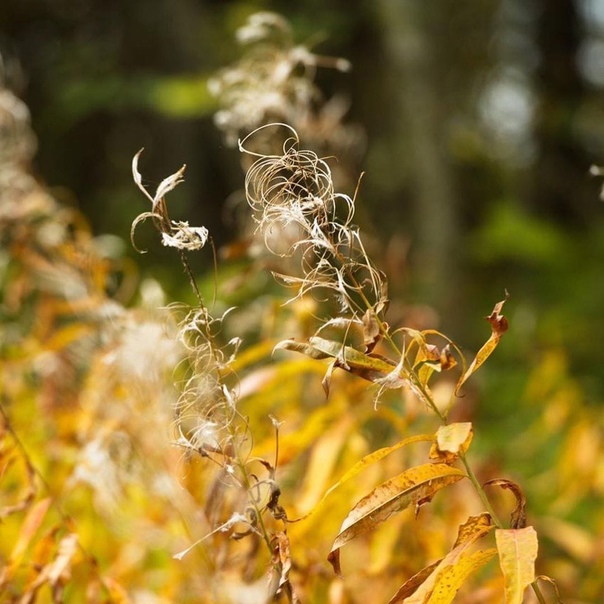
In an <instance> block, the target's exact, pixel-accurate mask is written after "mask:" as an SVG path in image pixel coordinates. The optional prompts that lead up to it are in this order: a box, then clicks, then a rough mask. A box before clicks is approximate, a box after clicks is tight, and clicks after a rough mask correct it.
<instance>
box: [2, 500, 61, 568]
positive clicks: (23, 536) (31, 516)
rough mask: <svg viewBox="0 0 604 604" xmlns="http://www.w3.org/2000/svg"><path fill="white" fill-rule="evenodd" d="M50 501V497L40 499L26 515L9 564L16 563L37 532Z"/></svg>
mask: <svg viewBox="0 0 604 604" xmlns="http://www.w3.org/2000/svg"><path fill="white" fill-rule="evenodd" d="M51 503H52V500H51V498H50V497H46V498H45V499H41V500H40V501H38V502H36V504H35V505H33V506H32V508H31V509H30V510H29V512H28V513H27V516H26V518H25V520H24V521H23V524H22V526H21V532H20V533H19V538H18V539H17V543H15V547H14V548H13V552H12V554H11V562H12V563H18V562H19V560H20V559H21V557H22V556H23V554H24V553H25V550H26V549H27V546H28V545H29V543H30V541H31V540H32V539H33V537H34V535H35V534H36V532H37V530H38V529H39V528H40V525H41V524H42V521H43V520H44V516H45V515H46V512H47V511H48V508H49V507H50V504H51Z"/></svg>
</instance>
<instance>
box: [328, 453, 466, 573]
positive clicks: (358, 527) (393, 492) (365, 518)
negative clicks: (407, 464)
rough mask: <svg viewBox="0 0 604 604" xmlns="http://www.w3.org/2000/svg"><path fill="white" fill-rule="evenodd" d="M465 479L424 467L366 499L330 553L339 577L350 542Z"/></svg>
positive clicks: (434, 466)
mask: <svg viewBox="0 0 604 604" xmlns="http://www.w3.org/2000/svg"><path fill="white" fill-rule="evenodd" d="M465 476H466V475H465V474H464V473H463V472H462V471H461V470H459V469H458V468H452V467H451V466H448V465H446V464H424V465H422V466H417V467H415V468H411V469H409V470H406V471H405V472H403V473H401V474H399V475H398V476H395V477H394V478H391V479H390V480H387V481H386V482H384V483H382V484H381V485H379V486H377V487H376V488H375V489H373V490H372V491H371V492H370V493H368V494H367V495H365V497H363V499H361V500H360V501H359V502H358V503H357V504H356V505H355V506H354V507H353V508H352V510H351V511H350V512H349V514H348V516H347V517H346V518H345V519H344V522H343V523H342V526H341V527H340V533H339V535H338V536H337V537H336V540H335V541H334V543H333V546H332V548H331V552H330V553H329V556H328V560H329V562H331V564H332V566H333V568H334V571H335V572H336V574H338V575H339V574H340V561H339V556H340V548H341V547H342V546H343V545H345V544H346V543H348V541H350V540H352V539H354V538H355V537H357V536H358V535H361V534H363V533H366V532H368V531H370V530H372V529H373V528H375V527H376V526H377V525H378V524H380V523H381V522H384V521H385V520H387V519H388V518H389V517H390V516H391V515H392V514H393V513H395V512H399V511H401V510H402V509H404V508H406V507H408V506H409V505H413V504H419V505H421V504H423V503H426V502H428V501H430V499H431V498H432V497H433V496H434V494H435V493H436V492H437V491H439V490H440V489H442V488H443V487H446V486H447V485H450V484H453V483H455V482H458V481H459V480H461V479H462V478H465Z"/></svg>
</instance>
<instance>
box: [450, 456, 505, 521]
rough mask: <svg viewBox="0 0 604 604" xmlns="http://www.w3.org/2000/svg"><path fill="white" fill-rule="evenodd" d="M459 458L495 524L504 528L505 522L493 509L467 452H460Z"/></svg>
mask: <svg viewBox="0 0 604 604" xmlns="http://www.w3.org/2000/svg"><path fill="white" fill-rule="evenodd" d="M459 459H461V463H462V464H463V466H464V468H465V469H466V472H467V474H468V478H469V479H470V482H471V483H472V485H474V489H475V490H476V492H477V493H478V496H479V497H480V500H481V501H482V503H483V504H484V507H485V508H486V510H487V512H488V513H489V514H490V515H491V519H492V520H493V524H494V525H495V526H496V527H497V528H503V524H502V523H501V520H499V518H498V516H497V514H496V513H495V510H494V509H493V506H492V505H491V502H490V501H489V498H488V497H487V494H486V493H485V491H484V489H483V488H482V485H481V484H480V482H479V480H478V478H476V474H474V470H472V467H471V466H470V464H469V463H468V460H467V459H466V455H465V453H461V452H460V453H459Z"/></svg>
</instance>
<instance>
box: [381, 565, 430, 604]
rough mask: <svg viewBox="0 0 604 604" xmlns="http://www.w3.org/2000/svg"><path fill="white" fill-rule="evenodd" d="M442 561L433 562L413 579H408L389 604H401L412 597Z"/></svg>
mask: <svg viewBox="0 0 604 604" xmlns="http://www.w3.org/2000/svg"><path fill="white" fill-rule="evenodd" d="M440 562H441V560H437V561H436V562H433V563H432V564H430V565H429V566H426V567H425V568H422V569H421V570H420V571H419V572H417V573H415V574H414V575H413V576H412V577H410V578H409V579H407V580H406V581H405V582H404V583H403V584H402V585H401V586H400V587H399V589H398V591H397V592H396V593H395V594H394V595H393V596H392V598H390V600H388V604H400V603H401V602H404V601H405V598H408V597H409V596H411V595H412V594H413V593H414V592H415V591H416V590H417V588H418V587H419V586H420V585H421V584H422V583H423V582H424V581H425V580H426V579H427V578H428V577H429V576H430V575H431V574H432V573H433V572H434V569H435V568H436V567H437V566H438V565H439V564H440Z"/></svg>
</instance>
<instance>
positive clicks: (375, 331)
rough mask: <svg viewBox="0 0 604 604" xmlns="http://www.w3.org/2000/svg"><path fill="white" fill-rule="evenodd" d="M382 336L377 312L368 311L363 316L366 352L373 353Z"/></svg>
mask: <svg viewBox="0 0 604 604" xmlns="http://www.w3.org/2000/svg"><path fill="white" fill-rule="evenodd" d="M380 336H381V332H380V325H379V323H378V320H377V317H376V316H375V312H374V311H372V310H371V309H367V311H366V312H365V314H364V315H363V344H364V345H365V352H371V351H372V350H373V349H374V348H375V346H376V344H377V343H378V342H379V340H380Z"/></svg>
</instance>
